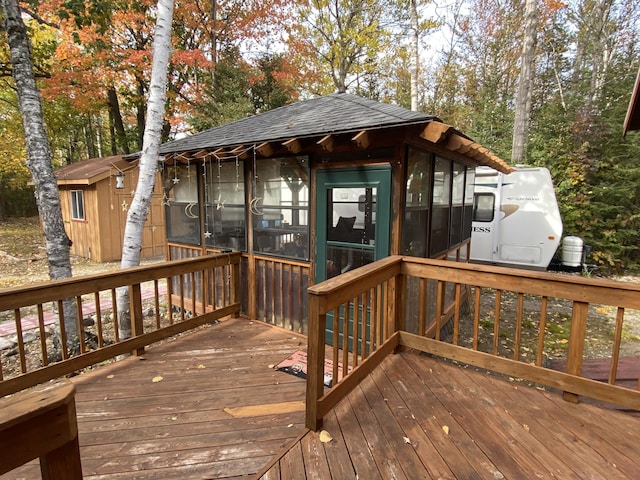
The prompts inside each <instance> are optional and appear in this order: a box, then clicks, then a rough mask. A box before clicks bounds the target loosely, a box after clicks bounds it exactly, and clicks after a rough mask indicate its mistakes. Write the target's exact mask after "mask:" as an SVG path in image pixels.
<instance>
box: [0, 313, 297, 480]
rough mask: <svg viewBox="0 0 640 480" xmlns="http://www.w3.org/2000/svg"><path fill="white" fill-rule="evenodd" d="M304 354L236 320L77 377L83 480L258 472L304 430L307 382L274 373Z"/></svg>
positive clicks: (288, 341) (34, 472)
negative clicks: (279, 365)
mask: <svg viewBox="0 0 640 480" xmlns="http://www.w3.org/2000/svg"><path fill="white" fill-rule="evenodd" d="M300 348H302V349H304V348H306V341H305V339H304V338H302V337H299V336H296V335H295V334H292V333H291V332H284V331H281V330H278V329H274V328H272V327H269V326H265V325H263V324H261V323H258V322H249V321H247V320H242V319H235V320H228V321H224V322H222V323H219V324H217V325H213V326H208V327H204V328H202V329H200V330H198V331H197V332H195V333H191V334H185V335H183V336H182V337H181V338H179V339H176V340H173V341H171V342H167V343H164V344H162V345H158V346H155V347H152V348H149V349H148V351H147V353H146V354H145V355H144V357H143V358H144V360H142V359H137V358H130V359H127V360H124V361H122V362H119V363H117V364H111V365H106V366H103V367H100V368H98V369H96V370H94V371H93V372H89V373H84V374H82V375H80V376H77V377H74V378H73V379H72V380H73V382H74V383H75V385H76V388H77V394H76V408H77V415H78V428H79V431H80V433H79V440H80V453H81V458H82V469H83V475H84V478H85V479H94V480H96V479H127V480H131V479H205V478H221V479H222V478H224V479H233V478H239V477H244V478H246V476H247V475H251V474H255V473H256V472H258V471H259V470H260V469H261V468H262V467H263V466H264V465H265V464H267V463H268V462H269V461H270V460H271V459H273V457H274V456H275V455H276V454H277V453H278V452H280V451H281V450H282V449H283V447H285V446H286V445H288V444H290V443H291V442H292V441H293V440H295V439H296V438H297V437H298V436H300V434H301V433H302V432H303V431H304V395H305V382H304V380H302V379H300V378H297V377H294V376H293V375H288V374H286V373H283V372H278V371H275V370H273V369H270V368H269V366H270V365H274V364H277V363H279V362H280V361H282V360H284V359H285V358H286V357H287V356H289V355H291V354H292V353H293V352H295V351H296V350H299V349H300ZM154 379H155V382H154ZM0 478H2V480H5V479H7V480H8V479H25V480H32V479H35V478H40V472H39V467H38V464H37V463H35V462H34V463H31V464H28V465H25V466H24V467H22V468H20V469H16V470H14V471H13V472H11V473H9V474H6V475H4V476H0Z"/></svg>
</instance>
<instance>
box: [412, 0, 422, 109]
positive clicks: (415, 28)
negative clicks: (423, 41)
mask: <svg viewBox="0 0 640 480" xmlns="http://www.w3.org/2000/svg"><path fill="white" fill-rule="evenodd" d="M417 3H418V2H417V0H411V110H413V111H414V112H417V111H418V72H419V62H420V60H419V57H420V52H419V51H418V40H419V29H420V25H419V24H418V6H417Z"/></svg>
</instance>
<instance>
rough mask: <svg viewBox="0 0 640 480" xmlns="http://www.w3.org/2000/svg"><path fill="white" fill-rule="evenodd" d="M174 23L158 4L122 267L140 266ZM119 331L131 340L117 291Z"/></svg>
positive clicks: (124, 294) (125, 304) (125, 297)
mask: <svg viewBox="0 0 640 480" xmlns="http://www.w3.org/2000/svg"><path fill="white" fill-rule="evenodd" d="M172 21H173V0H159V1H158V17H157V20H156V29H155V35H154V39H153V64H152V67H151V82H150V86H149V99H148V102H147V119H146V122H145V128H144V137H143V141H142V154H141V156H140V162H139V165H138V167H139V170H140V173H139V177H138V185H137V187H136V192H135V195H134V197H133V200H132V202H131V206H130V207H129V211H128V213H127V223H126V225H125V230H124V241H123V244H122V260H121V262H120V267H121V268H128V267H135V266H138V265H140V251H141V250H142V233H143V227H144V223H145V221H146V219H147V214H148V213H149V206H150V204H151V196H152V194H153V186H154V183H155V178H156V173H157V171H158V157H159V149H160V143H161V141H162V125H163V122H164V109H165V103H166V98H167V93H166V90H167V70H168V65H169V59H170V58H171V24H172ZM117 305H118V328H119V333H120V338H122V339H124V338H129V337H131V314H130V308H129V291H128V289H126V288H121V289H119V290H118V295H117Z"/></svg>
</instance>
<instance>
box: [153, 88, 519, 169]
mask: <svg viewBox="0 0 640 480" xmlns="http://www.w3.org/2000/svg"><path fill="white" fill-rule="evenodd" d="M411 126H416V127H417V128H418V130H417V132H421V133H416V135H419V137H421V138H422V139H424V140H427V141H430V142H432V143H437V144H438V145H439V146H441V147H444V148H445V149H447V150H449V151H451V152H455V153H458V154H461V155H463V156H465V157H467V158H469V159H470V160H471V161H473V162H476V163H477V164H480V165H488V166H491V167H493V168H495V169H497V170H500V171H502V172H505V173H508V172H509V171H511V167H509V165H507V164H506V163H505V162H504V161H503V160H502V159H500V158H499V157H497V156H496V155H494V154H493V153H491V152H490V151H489V150H487V149H486V148H484V147H483V146H482V145H479V144H478V143H475V142H474V141H473V140H471V139H470V138H468V137H467V136H465V135H464V134H462V133H461V132H460V131H458V130H457V129H455V128H454V127H452V126H451V125H447V124H444V123H442V122H441V121H440V119H438V118H437V117H435V116H433V115H426V114H424V113H419V112H414V111H412V110H408V109H406V108H403V107H400V106H397V105H391V104H387V103H380V102H376V101H374V100H368V99H365V98H361V97H358V96H356V95H351V94H347V93H334V94H332V95H327V96H324V97H318V98H314V99H311V100H305V101H301V102H297V103H293V104H290V105H285V106H284V107H280V108H276V109H274V110H269V111H267V112H264V113H261V114H258V115H254V116H252V117H248V118H244V119H242V120H237V121H235V122H232V123H228V124H226V125H221V126H219V127H214V128H211V129H209V130H205V131H203V132H200V133H197V134H195V135H192V136H189V137H185V138H181V139H179V140H174V141H172V142H168V143H165V144H164V145H162V146H161V147H160V154H161V155H164V156H165V157H166V158H170V157H175V156H179V157H182V158H183V159H184V158H191V157H193V158H204V157H206V156H207V155H209V154H214V155H224V154H225V153H226V154H230V155H237V156H241V155H246V153H247V151H248V150H251V149H252V150H253V151H255V152H258V153H259V154H260V155H263V156H269V155H270V154H273V152H275V151H277V150H282V149H283V148H284V149H285V150H286V151H287V152H288V153H298V152H300V151H301V150H302V147H301V145H302V144H303V143H305V142H306V143H307V144H308V143H309V141H310V140H312V141H313V142H314V143H315V144H316V145H320V146H321V147H322V148H323V149H325V150H326V151H330V149H331V146H332V143H333V138H334V137H337V136H345V135H347V136H348V137H350V140H351V141H352V142H355V143H356V144H357V145H358V146H359V147H364V146H366V145H367V144H368V143H369V139H368V138H367V135H368V134H369V132H373V131H376V130H383V129H391V128H397V127H411ZM349 134H353V135H349ZM318 138H320V140H318V141H316V139H318Z"/></svg>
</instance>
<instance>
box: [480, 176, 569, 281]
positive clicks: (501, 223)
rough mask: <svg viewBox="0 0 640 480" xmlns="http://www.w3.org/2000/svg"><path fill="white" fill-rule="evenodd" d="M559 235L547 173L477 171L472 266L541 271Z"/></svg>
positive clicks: (558, 214)
mask: <svg viewBox="0 0 640 480" xmlns="http://www.w3.org/2000/svg"><path fill="white" fill-rule="evenodd" d="M561 236H562V219H561V218H560V211H559V210H558V203H557V202H556V195H555V193H554V190H553V183H552V181H551V174H550V173H549V170H548V169H546V168H539V167H517V168H516V170H515V171H514V172H512V173H510V174H508V175H505V174H503V173H500V172H497V171H495V170H493V169H491V168H488V167H479V168H477V169H476V178H475V187H474V204H473V225H472V233H471V261H473V262H478V263H488V264H495V265H505V266H515V267H520V268H531V269H536V270H545V269H546V268H547V267H548V266H549V263H550V262H551V259H552V258H553V256H554V255H555V253H556V250H557V249H558V245H559V243H560V240H561Z"/></svg>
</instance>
